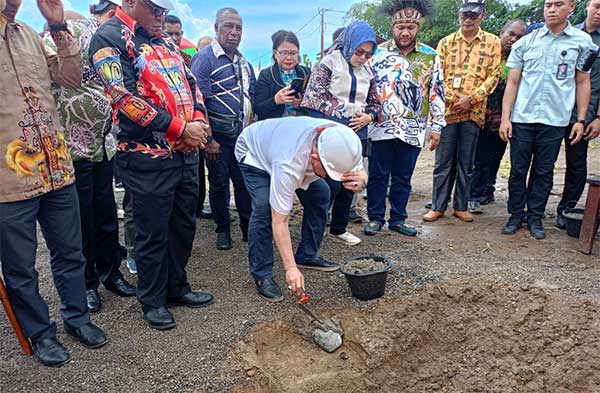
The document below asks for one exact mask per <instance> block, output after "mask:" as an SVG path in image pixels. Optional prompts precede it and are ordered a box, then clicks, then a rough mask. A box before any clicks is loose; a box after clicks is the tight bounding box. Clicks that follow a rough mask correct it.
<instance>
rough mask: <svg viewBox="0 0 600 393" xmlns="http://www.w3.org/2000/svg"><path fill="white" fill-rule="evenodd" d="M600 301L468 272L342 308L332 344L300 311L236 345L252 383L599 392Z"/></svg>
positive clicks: (239, 363)
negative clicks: (314, 337) (311, 334)
mask: <svg viewBox="0 0 600 393" xmlns="http://www.w3.org/2000/svg"><path fill="white" fill-rule="evenodd" d="M599 311H600V304H598V303H594V302H591V301H588V300H580V299H574V298H572V297H567V296H565V295H564V294H560V293H558V292H552V291H550V290H549V288H548V287H547V286H545V285H544V284H543V282H536V283H530V284H521V285H517V284H512V283H506V282H497V281H494V282H484V283H477V284H473V283H472V282H469V281H466V280H457V281H447V282H445V283H442V284H430V285H428V286H426V287H424V288H423V289H422V290H420V291H417V292H416V293H415V294H413V295H410V296H403V297H396V298H386V299H382V300H380V301H378V302H374V303H371V304H370V305H369V306H367V307H363V308H361V309H345V310H339V311H337V312H335V316H336V317H337V318H338V319H340V320H341V321H342V323H343V325H344V329H345V332H346V335H345V337H344V345H343V346H342V347H341V348H340V349H339V350H338V351H336V352H335V353H333V354H327V353H325V352H323V351H321V350H320V349H319V348H317V347H316V345H315V344H314V343H312V342H310V341H308V340H306V339H305V338H303V337H302V336H301V335H300V334H299V333H298V330H299V326H300V325H301V324H302V322H303V321H302V320H301V317H298V316H290V318H289V320H287V321H282V320H276V321H271V322H268V323H265V324H263V325H260V326H258V327H256V328H255V329H254V330H253V331H252V333H250V334H249V336H247V337H246V338H245V339H244V340H242V341H241V342H239V343H238V344H237V346H236V347H235V349H234V351H233V356H232V358H233V360H232V364H233V367H234V368H236V369H238V370H241V371H244V372H246V375H247V381H246V382H245V383H244V384H243V385H241V386H237V387H235V388H233V390H232V391H233V392H235V393H249V392H320V393H327V392H331V393H333V392H344V391H348V392H461V393H465V392H536V393H537V392H544V391H552V392H598V391H600V338H599V335H598V331H599V328H600V319H599V318H598V317H599Z"/></svg>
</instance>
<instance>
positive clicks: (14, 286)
mask: <svg viewBox="0 0 600 393" xmlns="http://www.w3.org/2000/svg"><path fill="white" fill-rule="evenodd" d="M36 220H37V221H38V222H39V223H40V226H41V228H42V234H43V235H44V239H45V240H46V245H47V246H48V249H49V250H50V266H51V268H52V277H53V279H54V285H55V286H56V289H57V291H58V295H59V296H60V300H61V307H60V313H61V316H62V319H63V320H64V322H65V323H67V324H68V325H69V326H71V327H73V328H79V327H80V326H82V325H84V324H86V323H88V322H89V321H90V314H89V312H88V309H87V304H86V301H85V277H84V269H85V259H84V257H83V254H82V252H81V226H80V225H79V204H78V202H77V192H76V191H75V186H73V185H71V186H68V187H66V188H63V189H61V190H57V191H51V192H49V193H47V194H44V195H41V196H39V197H36V198H32V199H27V200H24V201H19V202H11V203H0V261H1V262H2V274H3V276H4V282H5V284H6V290H7V292H8V296H9V298H10V301H11V303H12V306H13V308H14V310H15V315H16V316H17V319H18V321H19V323H20V324H21V326H22V327H23V331H24V332H25V335H26V336H27V337H29V338H31V339H32V340H33V341H36V340H40V339H44V338H52V337H55V335H56V324H55V323H54V322H50V316H49V313H48V306H47V305H46V302H45V301H44V299H43V298H42V297H41V296H40V293H39V291H38V273H37V271H36V270H35V257H36V250H37V228H36Z"/></svg>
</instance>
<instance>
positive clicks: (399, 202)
mask: <svg viewBox="0 0 600 393" xmlns="http://www.w3.org/2000/svg"><path fill="white" fill-rule="evenodd" d="M420 153H421V149H420V148H419V147H416V146H411V145H409V144H407V143H404V142H403V141H401V140H400V139H397V138H395V139H390V140H385V141H372V142H371V155H370V156H369V183H368V184H367V194H368V195H369V199H368V200H367V213H368V214H369V221H376V222H379V223H380V224H382V225H383V224H384V223H385V196H386V194H387V186H388V183H389V181H390V175H391V177H392V184H391V187H390V194H389V199H390V220H389V225H390V226H394V225H398V224H400V223H403V222H404V221H405V220H406V219H407V218H408V212H407V211H406V205H407V203H408V198H409V196H410V191H411V184H410V180H411V177H412V174H413V172H414V170H415V165H416V164H417V159H418V158H419V154H420Z"/></svg>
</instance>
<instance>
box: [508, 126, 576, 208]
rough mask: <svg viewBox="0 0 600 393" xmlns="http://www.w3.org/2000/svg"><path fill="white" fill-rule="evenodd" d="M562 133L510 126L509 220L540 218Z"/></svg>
mask: <svg viewBox="0 0 600 393" xmlns="http://www.w3.org/2000/svg"><path fill="white" fill-rule="evenodd" d="M564 132H565V128H564V127H552V126H547V125H544V124H525V123H513V128H512V138H511V139H510V163H511V167H510V177H509V179H508V212H509V213H510V215H511V216H512V217H515V218H521V219H522V218H523V217H525V216H527V217H528V218H536V219H542V218H544V214H545V211H546V204H547V203H548V198H549V197H550V191H552V184H553V181H554V179H553V176H554V163H555V162H556V159H557V158H558V153H559V152H560V145H561V142H562V139H563V137H564ZM530 166H531V173H530V174H529V181H527V172H529V167H530ZM526 206H527V213H525V207H526Z"/></svg>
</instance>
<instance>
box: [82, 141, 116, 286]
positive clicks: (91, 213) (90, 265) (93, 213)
mask: <svg viewBox="0 0 600 393" xmlns="http://www.w3.org/2000/svg"><path fill="white" fill-rule="evenodd" d="M73 164H74V167H75V178H76V179H77V181H76V182H75V186H76V188H77V195H78V197H79V213H80V216H81V238H82V240H83V255H84V256H85V259H86V265H85V286H86V288H87V289H96V288H98V284H99V282H100V281H103V282H104V281H106V280H107V279H109V278H117V277H120V276H121V272H120V271H119V267H120V265H121V255H120V252H119V223H118V220H117V205H116V203H115V196H114V192H113V186H112V180H113V161H112V160H110V161H109V160H108V159H107V157H106V153H105V154H104V157H103V159H102V161H100V162H91V161H75V162H74V163H73Z"/></svg>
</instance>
